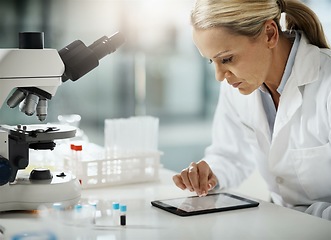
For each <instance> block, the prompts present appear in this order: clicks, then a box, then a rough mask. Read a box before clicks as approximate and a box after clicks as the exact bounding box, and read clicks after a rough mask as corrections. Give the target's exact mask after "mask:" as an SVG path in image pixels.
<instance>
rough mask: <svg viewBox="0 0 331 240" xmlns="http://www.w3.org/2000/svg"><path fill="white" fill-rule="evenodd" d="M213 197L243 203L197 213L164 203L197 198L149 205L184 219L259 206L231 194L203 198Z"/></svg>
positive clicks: (157, 201)
mask: <svg viewBox="0 0 331 240" xmlns="http://www.w3.org/2000/svg"><path fill="white" fill-rule="evenodd" d="M215 195H225V196H228V197H231V198H235V199H237V200H240V201H242V202H243V204H239V205H232V206H227V207H220V208H212V209H204V210H197V211H191V212H187V211H185V210H183V209H180V208H177V207H175V206H172V205H169V204H167V203H165V201H169V200H177V199H178V200H180V199H183V200H184V199H188V198H198V197H199V196H190V197H182V198H173V199H164V200H155V201H152V202H151V204H152V206H154V207H157V208H160V209H163V210H165V211H167V212H170V213H173V214H176V215H178V216H181V217H186V216H193V215H199V214H207V213H215V212H224V211H230V210H237V209H244V208H252V207H257V206H259V202H257V201H254V200H251V199H248V198H246V197H242V196H238V195H235V194H232V193H224V192H221V193H212V194H208V195H207V196H205V197H208V196H215Z"/></svg>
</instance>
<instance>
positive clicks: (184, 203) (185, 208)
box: [152, 193, 259, 216]
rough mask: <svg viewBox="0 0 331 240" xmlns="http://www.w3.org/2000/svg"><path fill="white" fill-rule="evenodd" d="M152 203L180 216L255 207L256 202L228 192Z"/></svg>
mask: <svg viewBox="0 0 331 240" xmlns="http://www.w3.org/2000/svg"><path fill="white" fill-rule="evenodd" d="M152 205H153V206H155V207H159V208H161V209H163V210H166V211H169V212H172V213H175V214H177V215H180V216H190V215H197V214H204V213H212V212H220V211H228V210H235V209H241V208H249V207H256V206H258V205H259V203H258V202H256V201H252V200H250V199H247V198H243V197H240V196H237V195H233V194H229V193H215V194H209V195H207V196H205V197H198V196H193V197H186V198H175V199H167V200H158V201H153V202H152Z"/></svg>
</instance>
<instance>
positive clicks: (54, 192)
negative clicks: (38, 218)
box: [0, 172, 81, 212]
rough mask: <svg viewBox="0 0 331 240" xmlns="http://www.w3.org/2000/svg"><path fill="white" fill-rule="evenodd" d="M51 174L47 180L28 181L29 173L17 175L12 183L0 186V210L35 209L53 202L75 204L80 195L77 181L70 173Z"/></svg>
mask: <svg viewBox="0 0 331 240" xmlns="http://www.w3.org/2000/svg"><path fill="white" fill-rule="evenodd" d="M53 174H54V175H53V178H52V179H51V180H49V181H48V180H34V181H30V179H29V174H26V175H20V176H19V175H18V176H17V180H16V181H15V182H14V183H11V184H6V185H3V186H0V212H1V211H12V210H37V209H38V208H39V207H40V206H45V207H52V205H53V204H54V203H61V204H62V206H63V207H70V206H73V205H75V204H77V203H78V202H79V200H80V196H81V186H80V184H79V181H78V180H77V179H76V178H75V177H72V175H70V174H66V175H65V176H60V175H59V174H60V172H58V173H53ZM57 175H58V176H57ZM59 176H60V177H59Z"/></svg>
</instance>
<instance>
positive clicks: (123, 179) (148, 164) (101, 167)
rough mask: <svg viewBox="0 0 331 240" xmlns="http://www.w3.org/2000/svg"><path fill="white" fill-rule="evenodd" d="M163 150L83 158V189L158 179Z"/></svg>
mask: <svg viewBox="0 0 331 240" xmlns="http://www.w3.org/2000/svg"><path fill="white" fill-rule="evenodd" d="M161 155H162V153H161V152H149V153H148V152H146V153H140V154H135V155H134V156H122V157H112V158H105V159H97V160H83V161H82V162H81V164H82V170H83V174H82V176H81V181H82V182H81V184H82V188H83V189H89V188H97V187H106V186H114V185H123V184H130V183H140V182H149V181H157V180H158V179H159V168H160V157H161Z"/></svg>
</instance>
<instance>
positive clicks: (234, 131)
mask: <svg viewBox="0 0 331 240" xmlns="http://www.w3.org/2000/svg"><path fill="white" fill-rule="evenodd" d="M260 94H261V93H260V91H259V90H256V91H254V92H253V93H251V94H250V95H242V94H241V93H240V92H239V91H238V89H235V88H233V87H232V86H230V85H229V84H228V83H227V82H226V81H223V82H222V83H221V89H220V97H219V102H218V105H217V109H216V113H215V118H214V123H213V128H212V136H213V138H212V144H211V146H209V147H208V148H207V149H206V153H205V157H204V160H206V162H208V163H209V165H210V167H211V169H212V170H213V172H214V174H215V175H216V176H217V178H218V180H219V185H220V186H221V187H234V186H237V185H238V184H240V183H241V182H242V181H243V180H244V179H245V178H246V177H247V176H248V175H249V174H250V173H251V172H252V171H253V169H254V168H255V167H256V166H257V167H258V169H259V171H260V173H261V175H262V177H263V178H264V179H265V181H266V182H267V185H268V188H269V190H270V193H271V197H272V199H273V201H274V202H275V203H276V204H280V205H283V206H287V207H294V208H298V209H300V210H303V211H306V212H307V213H310V214H313V215H316V216H319V217H323V218H326V219H330V220H331V51H330V50H327V49H319V48H318V47H316V46H313V45H310V44H308V43H307V39H306V37H305V36H304V35H302V37H301V40H300V43H299V48H298V52H297V54H296V57H295V62H294V65H293V68H292V73H291V75H290V77H289V79H288V80H287V83H286V85H285V87H284V90H283V92H282V95H281V97H280V102H279V106H278V110H277V115H276V119H275V125H274V132H273V135H271V133H270V129H269V125H268V120H267V117H266V114H265V111H264V108H263V104H262V101H261V95H260Z"/></svg>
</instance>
